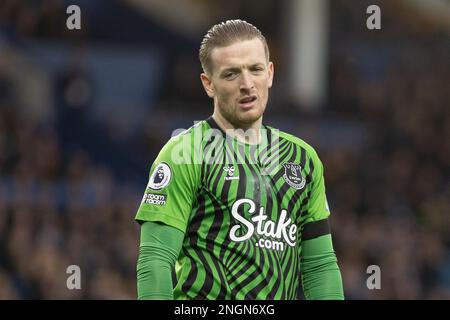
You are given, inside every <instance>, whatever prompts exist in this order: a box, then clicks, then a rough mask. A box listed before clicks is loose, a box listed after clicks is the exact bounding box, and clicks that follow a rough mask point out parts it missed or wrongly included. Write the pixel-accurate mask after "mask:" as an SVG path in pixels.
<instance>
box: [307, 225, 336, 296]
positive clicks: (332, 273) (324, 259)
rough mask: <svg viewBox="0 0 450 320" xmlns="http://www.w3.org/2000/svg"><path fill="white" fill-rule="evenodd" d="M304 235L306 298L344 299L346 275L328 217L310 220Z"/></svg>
mask: <svg viewBox="0 0 450 320" xmlns="http://www.w3.org/2000/svg"><path fill="white" fill-rule="evenodd" d="M302 239H303V241H302V251H301V258H300V259H301V267H302V285H303V293H304V295H305V298H306V299H311V300H319V299H323V300H324V299H329V300H343V299H344V290H343V286H342V277H341V272H340V270H339V266H338V264H337V258H336V254H335V252H334V249H333V242H332V238H331V234H330V232H329V225H328V219H323V220H318V221H314V222H310V223H308V224H306V225H305V229H304V232H303V236H302Z"/></svg>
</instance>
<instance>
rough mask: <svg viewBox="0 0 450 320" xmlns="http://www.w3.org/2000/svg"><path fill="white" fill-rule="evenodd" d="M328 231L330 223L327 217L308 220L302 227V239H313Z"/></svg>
mask: <svg viewBox="0 0 450 320" xmlns="http://www.w3.org/2000/svg"><path fill="white" fill-rule="evenodd" d="M329 233H330V223H329V220H328V218H326V219H322V220H317V221H312V222H308V223H307V224H305V226H304V227H303V232H302V241H305V240H310V239H314V238H317V237H320V236H323V235H325V234H329Z"/></svg>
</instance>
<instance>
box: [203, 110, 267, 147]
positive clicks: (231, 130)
mask: <svg viewBox="0 0 450 320" xmlns="http://www.w3.org/2000/svg"><path fill="white" fill-rule="evenodd" d="M212 117H213V119H214V121H215V122H216V123H217V125H218V126H219V127H220V128H221V129H222V130H223V131H224V132H225V133H226V134H227V135H229V136H231V137H233V138H236V139H237V140H238V141H240V142H244V143H248V144H259V143H260V142H261V132H260V129H261V123H262V117H261V118H260V119H258V120H257V121H255V122H253V123H252V124H251V125H248V126H236V125H233V124H232V123H231V122H229V121H228V120H227V119H225V118H224V117H223V116H222V115H221V114H220V113H219V112H216V111H214V113H213V116H212Z"/></svg>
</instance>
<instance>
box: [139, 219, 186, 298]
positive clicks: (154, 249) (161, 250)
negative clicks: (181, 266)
mask: <svg viewBox="0 0 450 320" xmlns="http://www.w3.org/2000/svg"><path fill="white" fill-rule="evenodd" d="M183 238H184V234H183V232H182V231H181V230H179V229H177V228H174V227H171V226H169V225H165V224H162V223H157V222H150V221H147V222H144V223H143V224H142V226H141V243H140V248H139V258H138V263H137V291H138V299H159V300H163V299H173V284H172V270H173V267H174V266H175V262H176V260H177V258H178V255H179V253H180V250H181V246H182V244H183Z"/></svg>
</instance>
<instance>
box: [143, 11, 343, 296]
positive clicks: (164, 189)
mask: <svg viewBox="0 0 450 320" xmlns="http://www.w3.org/2000/svg"><path fill="white" fill-rule="evenodd" d="M199 57H200V62H201V65H202V68H203V73H202V74H201V75H200V79H201V82H202V84H203V87H204V89H205V91H206V94H207V95H208V96H209V97H210V98H212V99H213V104H214V111H213V114H212V116H211V117H209V118H208V119H206V120H204V121H201V122H199V123H197V124H196V125H194V126H193V127H191V128H190V129H188V130H186V131H185V132H183V133H182V134H179V135H177V136H175V137H172V138H171V139H170V140H169V141H168V142H167V143H166V145H165V146H164V147H163V149H162V150H161V151H160V153H159V155H158V157H157V158H156V160H155V161H154V163H153V165H152V167H151V170H150V177H149V183H148V185H147V188H146V190H145V192H144V196H143V199H142V202H141V204H140V207H139V209H138V212H137V214H136V217H135V219H136V220H137V221H138V222H139V223H140V225H141V240H140V250H139V258H138V261H137V290H138V298H139V299H297V298H298V289H299V285H302V287H303V292H304V295H305V297H306V298H307V299H343V298H344V293H343V285H342V279H341V274H340V270H339V267H338V264H337V258H336V255H335V251H334V249H333V244H332V237H331V233H330V226H329V215H330V210H329V208H328V204H327V199H326V195H325V182H324V173H323V166H322V163H321V161H320V159H319V157H318V155H317V153H316V152H315V150H314V149H313V148H312V147H311V146H310V145H308V144H307V143H305V142H304V141H303V140H301V139H299V138H297V137H295V136H292V135H290V134H288V133H285V132H282V131H279V130H277V129H275V128H273V127H270V126H268V125H265V124H263V122H262V119H263V114H264V111H265V108H266V105H267V102H268V97H269V89H270V88H271V86H272V80H273V75H274V65H273V63H272V62H271V61H270V59H269V49H268V46H267V43H266V40H265V38H264V36H263V35H262V34H261V32H260V31H259V30H258V29H257V28H256V27H254V26H253V25H251V24H249V23H247V22H245V21H242V20H229V21H226V22H223V23H220V24H217V25H215V26H213V27H212V28H211V29H210V30H209V31H208V32H207V34H206V35H205V37H204V38H203V41H202V43H201V46H200V53H199Z"/></svg>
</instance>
